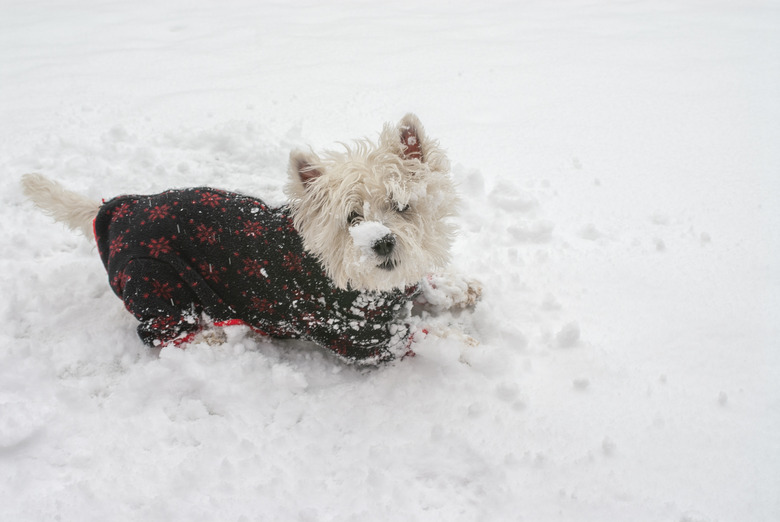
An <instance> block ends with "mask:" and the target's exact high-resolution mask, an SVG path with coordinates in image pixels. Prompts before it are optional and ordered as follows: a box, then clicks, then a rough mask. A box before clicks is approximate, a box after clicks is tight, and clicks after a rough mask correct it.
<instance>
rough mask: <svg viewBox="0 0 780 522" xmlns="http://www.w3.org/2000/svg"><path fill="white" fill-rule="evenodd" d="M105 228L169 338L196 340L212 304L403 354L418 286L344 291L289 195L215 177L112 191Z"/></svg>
mask: <svg viewBox="0 0 780 522" xmlns="http://www.w3.org/2000/svg"><path fill="white" fill-rule="evenodd" d="M94 225H95V238H96V240H97V245H98V250H99V252H100V257H101V259H102V261H103V264H104V265H105V267H106V270H107V272H108V277H109V282H110V284H111V288H112V289H113V291H114V292H115V293H116V295H118V296H119V297H120V298H122V300H123V301H124V303H125V306H126V308H127V309H128V310H129V311H130V312H131V313H132V314H133V315H135V317H136V318H138V319H139V320H140V322H141V323H140V324H139V325H138V335H139V336H140V337H141V339H142V340H143V341H144V342H145V343H146V344H148V345H151V346H161V345H166V344H169V343H171V342H173V343H177V344H178V343H179V342H182V341H185V340H189V339H191V337H192V336H194V334H195V333H196V332H197V331H199V330H200V328H201V320H200V316H201V314H202V313H203V312H205V313H206V314H207V315H208V316H209V317H210V318H211V319H212V320H213V321H214V323H215V324H217V325H220V324H233V323H244V324H246V325H249V326H250V327H252V328H253V329H254V330H256V331H259V332H260V333H262V334H264V335H268V336H271V337H276V338H301V339H307V340H310V341H314V342H316V343H317V344H320V345H322V346H325V347H327V348H329V349H330V350H332V351H334V352H335V353H337V354H338V355H340V356H342V357H345V358H347V359H350V360H361V361H366V362H380V361H386V360H390V359H392V358H394V357H395V356H397V355H403V354H404V353H405V352H406V351H407V349H408V345H409V337H410V329H409V327H408V325H407V324H406V323H405V322H404V318H405V317H406V316H408V314H409V310H410V309H411V300H412V298H413V297H414V296H415V294H416V293H417V292H418V291H419V290H418V286H416V285H415V286H412V287H409V288H407V289H405V290H393V291H388V292H378V291H359V290H352V289H348V290H342V289H339V288H337V287H336V286H335V285H334V284H333V283H332V281H331V280H330V279H329V278H328V277H327V276H326V275H325V271H324V269H323V267H322V265H321V264H320V263H319V261H318V260H317V259H316V258H315V257H314V256H312V255H310V254H309V253H307V252H306V251H305V250H304V249H303V242H302V240H301V237H300V236H299V234H298V232H297V231H296V230H295V228H294V227H293V224H292V219H291V217H290V209H289V208H288V207H286V206H283V207H279V208H269V207H268V206H267V205H265V203H263V202H262V201H260V200H258V199H254V198H251V197H248V196H243V195H240V194H234V193H230V192H224V191H221V190H216V189H212V188H193V189H185V190H170V191H167V192H163V193H161V194H156V195H151V196H138V195H126V196H119V197H117V198H114V199H112V200H110V201H108V202H105V203H104V204H103V206H102V207H101V208H100V211H99V212H98V214H97V216H96V218H95V223H94Z"/></svg>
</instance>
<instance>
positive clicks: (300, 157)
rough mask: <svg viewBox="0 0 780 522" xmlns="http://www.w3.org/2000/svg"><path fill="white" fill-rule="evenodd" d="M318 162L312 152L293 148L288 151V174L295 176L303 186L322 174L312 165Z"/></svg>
mask: <svg viewBox="0 0 780 522" xmlns="http://www.w3.org/2000/svg"><path fill="white" fill-rule="evenodd" d="M316 163H318V161H317V158H316V156H315V155H314V153H306V152H303V151H301V150H294V151H292V152H291V153H290V175H291V176H294V177H296V178H297V179H298V180H299V181H300V182H301V183H302V184H303V186H304V187H306V186H308V184H309V183H311V182H312V181H314V180H315V179H317V178H319V177H320V176H322V172H321V171H320V170H318V169H316V168H314V167H313V166H312V165H314V164H316Z"/></svg>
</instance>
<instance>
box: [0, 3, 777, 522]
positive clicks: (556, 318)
mask: <svg viewBox="0 0 780 522" xmlns="http://www.w3.org/2000/svg"><path fill="white" fill-rule="evenodd" d="M779 27H780V6H778V4H777V3H776V2H725V1H715V2H699V1H694V0H682V1H675V2H651V1H649V0H639V1H636V2H608V1H606V0H595V1H594V0H588V1H585V0H559V1H555V2H494V3H490V4H484V3H478V4H475V3H473V2H462V1H458V2H449V3H438V2H435V3H426V2H412V1H407V0H399V1H394V2H390V3H387V2H385V3H379V2H375V3H366V2H359V1H355V0H348V1H345V2H339V3H338V4H333V5H328V3H325V2H320V3H316V2H315V3H311V2H309V3H297V2H294V3H290V4H287V3H279V2H276V3H271V2H257V1H251V2H250V1H248V0H236V1H235V2H229V3H227V4H225V3H219V2H200V1H196V2H191V1H187V2H184V1H181V0H174V1H169V2H150V1H146V0H144V1H140V2H124V3H118V2H107V1H100V0H98V1H94V2H85V1H82V0H75V1H71V2H55V3H51V2H39V1H36V0H24V1H20V0H6V1H5V2H3V4H2V6H0V42H2V43H1V44H0V175H1V176H2V181H3V190H2V194H0V203H2V204H1V205H0V214H1V215H2V220H0V223H1V224H0V227H2V235H0V242H2V248H0V273H2V274H3V275H2V278H0V317H1V318H2V325H3V326H2V328H0V520H80V521H89V520H96V521H97V520H101V521H103V520H161V521H162V520H165V521H169V520H187V521H190V520H269V521H270V520H300V521H314V520H317V521H327V520H338V521H349V520H354V521H366V520H372V521H382V520H421V521H422V520H425V521H430V520H441V521H453V520H489V521H504V520H529V521H539V520H544V521H548V520H551V521H604V520H655V521H673V522H683V521H688V522H690V521H697V522H700V521H702V522H703V521H735V520H740V521H743V520H749V521H775V520H780V493H778V492H780V473H779V472H778V470H780V437H779V436H778V433H780V379H778V376H780V349H779V348H780V341H779V339H780V321H778V312H779V311H780V269H778V267H779V266H780V245H779V244H778V243H779V242H780V234H778V233H777V225H778V210H777V209H778V208H780V147H778V144H779V143H780V123H778V122H780V96H778V92H780V30H779V29H778V28H779ZM408 111H413V112H415V113H417V114H418V115H419V116H420V118H421V119H422V121H423V123H424V124H425V125H426V130H427V132H428V133H429V134H430V135H431V136H433V137H436V138H438V139H439V140H440V141H441V142H442V144H443V146H444V147H445V148H446V149H447V150H448V152H449V156H450V158H451V160H452V162H453V176H454V177H455V179H456V181H457V182H458V185H459V189H460V194H461V195H462V200H463V201H462V205H461V213H460V216H459V217H458V218H457V224H458V226H459V228H460V233H459V236H458V239H457V242H456V244H455V247H454V251H453V266H452V267H451V269H452V270H453V271H455V272H457V273H460V274H464V277H470V278H475V279H478V280H480V281H481V283H482V285H483V289H484V292H483V298H482V302H481V303H480V304H479V305H478V306H477V307H476V308H475V309H474V310H459V311H456V312H440V313H438V314H433V315H430V316H428V317H427V318H426V320H428V321H430V322H431V323H432V324H434V326H437V327H438V329H434V330H435V331H437V332H439V331H445V332H446V331H447V328H449V329H450V330H451V331H460V332H462V333H463V334H464V335H465V336H471V337H473V338H475V339H478V340H479V341H480V344H479V345H478V346H470V345H469V343H466V342H464V338H465V337H464V336H459V335H452V336H446V335H429V336H428V337H426V338H424V339H421V340H419V342H417V343H416V345H415V347H414V349H415V351H416V353H417V356H416V357H413V358H406V359H404V360H402V361H399V362H397V363H395V364H391V365H389V366H386V367H382V368H379V369H373V370H366V369H359V368H355V367H351V366H347V365H344V364H343V363H342V362H340V361H339V360H337V359H335V358H334V357H331V356H329V355H328V354H327V353H325V352H324V351H323V350H320V349H318V348H316V347H313V346H311V345H308V344H306V343H302V342H276V341H268V340H263V339H257V338H254V337H252V336H251V335H250V334H249V333H248V332H247V331H246V330H244V329H242V328H241V327H231V328H228V329H227V330H226V335H227V339H226V342H225V343H224V344H222V345H219V346H209V345H208V344H205V343H203V344H195V345H192V346H190V347H188V348H187V349H186V350H180V349H177V348H165V349H163V350H162V351H161V352H160V353H159V355H158V354H156V353H154V352H151V351H149V350H148V349H147V348H145V347H144V346H142V345H141V343H140V342H139V340H138V338H137V337H136V335H135V331H134V330H135V320H134V319H133V318H132V317H131V316H130V315H129V314H128V313H127V312H126V311H125V310H124V308H123V306H122V303H121V302H120V301H119V299H117V298H116V297H115V296H114V295H113V294H112V292H111V291H110V289H109V286H108V284H107V281H106V276H105V272H104V270H103V267H102V265H101V263H100V260H99V259H98V256H97V252H96V250H95V248H94V246H93V245H91V244H89V243H88V242H87V241H85V240H84V238H82V237H79V236H77V235H75V234H73V233H71V232H69V231H67V230H66V229H65V228H64V227H63V226H61V225H59V224H55V223H53V222H51V221H50V220H49V219H48V218H47V217H46V216H44V215H42V214H41V213H39V212H37V211H36V210H34V209H33V207H32V206H31V205H30V204H29V203H28V202H26V201H24V199H23V197H22V195H21V191H20V188H19V186H18V179H19V177H20V176H21V175H22V174H24V173H26V172H31V171H36V172H41V173H43V174H45V175H47V176H50V177H52V178H54V179H56V180H58V181H60V182H61V183H63V184H65V185H66V186H68V187H69V188H71V189H74V190H77V191H80V192H82V193H84V194H86V195H87V196H90V197H93V198H95V199H99V198H110V197H112V196H114V195H117V194H120V193H153V192H157V191H161V190H164V189H167V188H171V187H185V186H195V185H211V186H216V187H219V188H223V189H228V190H236V191H242V192H247V193H250V194H253V195H257V196H260V197H262V198H264V199H265V200H266V201H268V202H269V203H271V204H281V203H283V201H284V196H283V193H282V187H283V185H284V183H285V178H286V160H287V155H288V154H289V151H290V150H291V149H292V148H294V147H306V146H309V145H311V146H312V147H313V148H314V149H315V150H321V149H323V148H327V147H337V145H335V143H336V142H338V141H349V140H350V139H353V138H357V137H360V136H365V135H368V136H370V137H376V133H377V131H378V130H379V129H380V126H381V124H382V123H383V122H385V121H397V120H398V119H399V118H400V117H401V116H402V115H403V114H405V113H406V112H408Z"/></svg>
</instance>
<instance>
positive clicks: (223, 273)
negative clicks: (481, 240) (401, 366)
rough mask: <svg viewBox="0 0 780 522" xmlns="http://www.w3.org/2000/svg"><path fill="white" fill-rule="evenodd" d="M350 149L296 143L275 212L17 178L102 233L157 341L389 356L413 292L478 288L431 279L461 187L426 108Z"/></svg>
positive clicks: (113, 275) (37, 198)
mask: <svg viewBox="0 0 780 522" xmlns="http://www.w3.org/2000/svg"><path fill="white" fill-rule="evenodd" d="M344 149H345V150H344V151H343V152H327V153H325V154H323V155H322V156H321V157H318V156H317V155H315V154H314V153H313V152H302V151H294V152H293V153H292V154H291V155H290V168H289V176H290V180H289V182H288V184H287V187H286V192H287V195H288V196H289V205H286V206H283V207H279V208H270V207H268V206H266V205H265V204H264V203H263V202H262V201H261V200H259V199H255V198H252V197H249V196H244V195H240V194H235V193H229V192H225V191H221V190H217V189H211V188H193V189H183V190H170V191H167V192H163V193H161V194H155V195H150V196H138V195H126V196H119V197H116V198H114V199H112V200H110V201H107V202H105V203H102V204H101V203H98V202H94V201H91V200H89V199H87V198H84V197H83V196H81V195H78V194H75V193H72V192H69V191H66V190H64V189H63V188H62V187H61V186H59V185H58V184H56V183H54V182H53V181H50V180H48V179H46V178H44V177H43V176H40V175H36V174H28V175H26V176H24V177H23V179H22V184H23V187H24V190H25V193H26V194H27V195H28V197H30V199H32V200H33V201H34V202H35V203H36V204H37V205H38V206H39V207H41V208H42V209H44V210H45V211H46V212H48V213H49V214H51V215H52V216H53V217H55V218H56V219H57V220H59V221H63V222H64V223H65V224H67V225H68V226H70V227H71V228H73V229H78V230H81V231H83V232H84V233H85V235H87V236H91V235H92V233H93V232H94V236H95V239H96V240H97V245H98V250H99V252H100V256H101V258H102V260H103V263H104V265H105V266H106V269H107V271H108V275H109V281H110V284H111V287H112V289H113V290H114V292H115V293H116V294H117V295H118V296H119V297H120V298H122V299H123V301H124V303H125V306H126V307H127V309H128V310H129V311H130V312H132V313H133V314H134V315H135V316H136V317H137V318H138V319H139V321H140V324H139V326H138V333H139V335H140V337H141V339H142V340H143V341H144V342H145V343H147V344H149V345H152V346H160V345H165V344H169V343H174V344H180V343H183V342H187V341H189V340H192V339H193V337H194V335H195V334H196V333H198V332H199V331H200V330H201V329H202V328H203V325H204V324H206V323H208V324H214V325H217V326H219V325H224V324H234V323H243V324H247V325H249V326H250V327H252V328H253V329H254V330H256V331H258V332H261V333H262V334H265V335H269V336H273V337H280V338H304V339H309V340H312V341H314V342H316V343H318V344H320V345H322V346H325V347H327V348H329V349H331V350H333V351H334V352H335V353H337V354H339V355H341V356H342V357H345V358H347V359H349V360H351V361H363V362H372V363H374V362H380V361H386V360H390V359H392V358H394V357H396V356H399V355H404V354H405V353H408V352H409V350H410V343H411V341H412V336H413V333H414V332H413V331H412V328H410V326H409V322H408V321H407V318H408V315H409V312H410V310H411V306H412V301H413V300H414V299H418V301H428V302H430V303H432V304H433V305H435V306H440V305H441V304H442V303H446V304H447V305H448V306H468V305H472V304H474V302H475V301H476V300H477V299H478V298H479V294H480V288H479V285H478V284H477V283H476V282H471V281H465V280H462V279H459V280H458V281H456V282H455V283H448V284H445V285H442V284H439V285H437V284H436V283H435V282H436V278H434V277H430V276H428V274H430V273H431V271H433V270H437V269H441V268H444V267H445V266H446V264H447V263H448V261H449V248H450V244H451V242H452V238H453V233H454V230H453V226H452V224H451V223H450V221H449V218H451V217H452V216H453V215H454V214H455V210H456V204H457V196H456V194H455V189H454V186H453V183H452V180H451V178H450V175H449V161H448V160H447V157H446V155H445V153H444V151H442V150H441V149H440V148H439V146H438V143H437V142H436V141H434V140H432V139H430V138H428V137H427V136H426V134H425V131H424V129H423V127H422V125H421V124H420V121H419V120H418V119H417V117H416V116H414V115H412V114H408V115H406V116H405V117H404V118H403V119H402V120H401V121H400V123H399V124H398V125H389V124H387V125H385V127H384V130H383V131H382V133H381V135H380V137H379V142H378V143H376V144H375V143H373V142H371V141H369V140H359V141H356V142H355V144H354V146H353V147H348V146H346V145H344ZM426 276H428V277H426ZM443 293H444V294H446V295H443ZM421 294H422V295H421ZM204 315H205V316H206V319H204Z"/></svg>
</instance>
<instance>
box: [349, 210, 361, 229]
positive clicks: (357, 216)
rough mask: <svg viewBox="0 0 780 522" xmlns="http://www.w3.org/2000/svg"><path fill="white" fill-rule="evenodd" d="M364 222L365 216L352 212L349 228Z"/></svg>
mask: <svg viewBox="0 0 780 522" xmlns="http://www.w3.org/2000/svg"><path fill="white" fill-rule="evenodd" d="M362 220H363V216H361V215H360V214H358V213H357V212H352V213H351V214H350V215H349V217H347V224H348V225H349V226H354V225H357V224H358V223H360V222H361V221H362Z"/></svg>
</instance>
